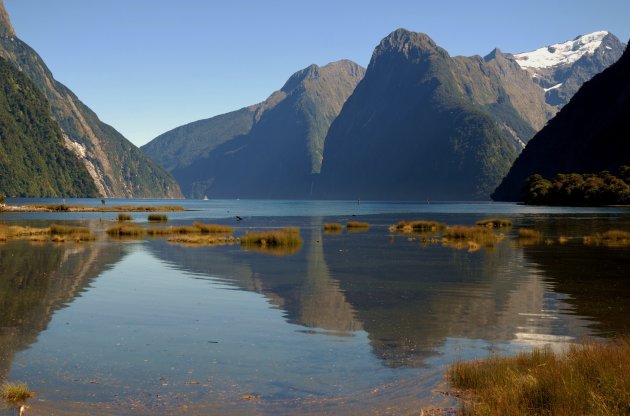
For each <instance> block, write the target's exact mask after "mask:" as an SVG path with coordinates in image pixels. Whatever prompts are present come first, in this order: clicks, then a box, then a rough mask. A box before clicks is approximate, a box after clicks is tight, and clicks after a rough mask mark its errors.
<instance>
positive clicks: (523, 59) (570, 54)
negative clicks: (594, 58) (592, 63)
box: [514, 31, 608, 69]
mask: <svg viewBox="0 0 630 416" xmlns="http://www.w3.org/2000/svg"><path fill="white" fill-rule="evenodd" d="M607 35H608V32H606V31H599V32H593V33H590V34H588V35H582V36H578V37H577V38H575V39H573V40H570V41H567V42H564V43H556V44H555V45H550V46H546V47H543V48H540V49H536V50H535V51H532V52H524V53H519V54H516V55H514V59H515V60H516V62H517V63H518V64H519V65H520V66H521V68H524V69H542V68H551V67H555V66H560V65H568V64H572V63H573V62H575V61H577V60H578V59H580V58H581V57H582V56H584V55H592V54H593V53H594V52H595V50H596V49H597V48H599V47H600V45H601V44H602V41H603V40H604V38H605V37H606V36H607Z"/></svg>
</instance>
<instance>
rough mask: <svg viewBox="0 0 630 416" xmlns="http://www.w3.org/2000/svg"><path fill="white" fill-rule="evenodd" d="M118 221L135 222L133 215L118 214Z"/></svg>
mask: <svg viewBox="0 0 630 416" xmlns="http://www.w3.org/2000/svg"><path fill="white" fill-rule="evenodd" d="M116 219H117V220H118V221H131V220H133V217H132V216H131V215H129V214H118V216H117V217H116Z"/></svg>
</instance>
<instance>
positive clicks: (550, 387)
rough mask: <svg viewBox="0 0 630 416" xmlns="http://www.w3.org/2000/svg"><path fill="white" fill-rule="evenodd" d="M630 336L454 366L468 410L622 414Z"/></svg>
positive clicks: (628, 390)
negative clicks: (560, 353)
mask: <svg viewBox="0 0 630 416" xmlns="http://www.w3.org/2000/svg"><path fill="white" fill-rule="evenodd" d="M628 374H630V337H628V336H625V337H623V338H621V339H619V340H617V341H615V342H611V343H606V344H604V343H601V344H595V343H584V344H579V345H573V346H570V347H569V350H568V351H567V352H566V353H565V354H563V355H558V354H555V353H553V352H552V351H551V350H550V349H535V350H533V351H531V352H524V353H521V354H518V355H516V356H514V357H491V358H488V359H485V360H478V361H471V362H459V363H456V364H454V365H452V366H451V367H450V368H449V370H448V372H447V378H448V380H449V382H450V383H451V385H452V387H453V388H455V389H458V390H461V391H463V396H464V403H463V409H462V412H461V413H462V414H463V415H471V416H472V415H521V414H528V415H558V416H569V415H571V416H572V415H621V414H628V412H629V411H630V377H628Z"/></svg>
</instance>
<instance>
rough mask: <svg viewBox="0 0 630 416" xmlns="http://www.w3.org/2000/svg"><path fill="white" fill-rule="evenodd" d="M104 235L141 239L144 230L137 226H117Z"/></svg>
mask: <svg viewBox="0 0 630 416" xmlns="http://www.w3.org/2000/svg"><path fill="white" fill-rule="evenodd" d="M106 233H107V234H108V235H109V236H111V237H142V236H143V235H144V228H142V227H140V226H139V225H137V224H125V223H123V224H118V225H115V226H113V227H111V228H109V229H107V231H106Z"/></svg>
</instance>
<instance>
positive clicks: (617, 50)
mask: <svg viewBox="0 0 630 416" xmlns="http://www.w3.org/2000/svg"><path fill="white" fill-rule="evenodd" d="M624 48H625V45H624V44H623V43H622V42H621V41H620V40H619V39H617V37H615V35H613V34H612V33H609V32H606V31H599V32H593V33H589V34H587V35H581V36H578V37H576V38H575V39H573V40H570V41H567V42H563V43H557V44H554V45H549V46H545V47H542V48H539V49H536V50H535V51H531V52H524V53H519V54H516V55H514V56H513V58H514V59H515V60H516V62H517V63H518V64H519V65H520V66H521V67H522V68H523V69H525V70H527V71H528V72H529V73H530V74H531V76H532V78H533V80H534V81H535V82H536V83H538V84H539V85H540V86H541V87H542V88H544V90H545V98H546V101H547V103H548V104H550V105H552V106H554V107H555V108H556V109H560V108H561V107H562V106H563V105H565V104H566V103H567V102H568V101H569V100H570V99H571V97H573V95H574V94H575V93H576V92H577V90H578V89H579V88H580V87H581V86H582V84H584V82H586V81H588V80H589V79H591V78H592V77H593V76H594V75H596V74H599V73H600V72H602V71H603V70H604V69H606V68H608V67H609V66H610V65H611V64H613V63H615V62H617V60H619V58H620V57H621V55H622V54H623V51H624Z"/></svg>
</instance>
